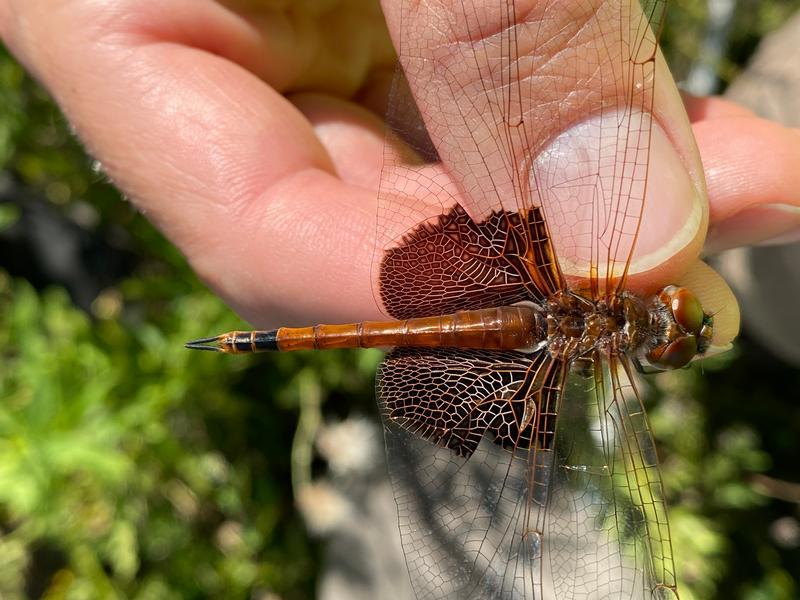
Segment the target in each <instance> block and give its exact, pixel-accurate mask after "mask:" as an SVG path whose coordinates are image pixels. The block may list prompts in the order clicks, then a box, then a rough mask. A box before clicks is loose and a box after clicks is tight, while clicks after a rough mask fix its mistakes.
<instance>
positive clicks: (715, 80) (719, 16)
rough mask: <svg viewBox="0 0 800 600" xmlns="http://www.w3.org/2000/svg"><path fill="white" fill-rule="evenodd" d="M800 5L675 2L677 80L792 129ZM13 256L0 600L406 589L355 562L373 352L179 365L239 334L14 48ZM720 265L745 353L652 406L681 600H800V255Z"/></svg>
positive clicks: (667, 382)
mask: <svg viewBox="0 0 800 600" xmlns="http://www.w3.org/2000/svg"><path fill="white" fill-rule="evenodd" d="M251 4H252V3H251ZM798 8H800V1H798V0H793V1H786V0H763V1H755V0H752V1H740V2H733V1H727V0H725V1H713V2H701V1H675V2H672V3H671V6H670V8H669V11H668V15H667V22H666V28H665V31H664V34H663V46H664V50H665V53H666V54H667V56H668V60H669V62H670V65H671V66H672V68H673V71H674V72H675V75H676V78H677V79H678V80H679V81H683V82H684V84H685V86H686V87H687V88H688V89H690V90H692V91H693V92H695V93H712V92H713V93H718V92H719V93H721V92H726V90H728V91H729V93H730V94H732V95H733V96H734V97H735V98H737V99H740V100H741V101H743V102H748V103H749V105H750V107H751V108H753V109H754V110H756V111H760V112H762V114H765V115H768V116H770V117H771V118H776V119H788V120H787V123H789V121H790V120H791V119H795V121H794V123H789V124H793V125H794V126H795V127H797V126H798V125H800V123H798V122H797V119H798V115H799V114H800V84H798V81H799V80H800V74H798V71H799V70H800V55H799V54H798V50H797V48H800V18H798V16H797V14H796V11H797V10H798ZM792 15H794V19H791V17H792ZM775 32H777V33H775ZM770 34H772V35H773V36H777V37H772V38H769V39H771V40H783V42H782V43H783V44H784V46H783V50H781V49H780V43H781V42H780V41H778V42H772V46H771V48H772V49H771V50H770V51H769V52H766V53H765V50H764V45H763V44H762V42H764V40H765V36H769V35H770ZM776 44H777V46H778V49H776V48H775V47H776ZM760 45H761V49H762V50H761V52H762V58H760V59H757V62H756V63H755V66H754V67H752V68H751V70H750V71H746V69H747V65H748V63H749V62H750V61H752V60H753V56H754V53H756V52H757V50H759V47H760ZM763 56H766V58H763ZM748 78H749V79H748ZM748 82H749V83H748ZM770 86H772V87H770ZM792 86H794V87H792ZM753 90H756V91H757V92H758V93H753ZM792 103H793V104H792ZM0 256H2V263H0V352H2V359H0V598H2V599H4V600H5V599H17V598H20V599H21V598H48V599H57V598H75V599H82V598H143V599H144V598H154V599H156V598H158V599H160V598H202V597H218V598H254V599H257V600H278V599H286V600H294V599H300V598H313V597H316V596H317V595H318V594H328V596H327V597H331V598H333V597H336V596H335V593H334V592H333V591H332V590H333V589H334V588H336V587H337V584H336V583H335V582H336V581H339V582H340V583H341V582H342V581H344V580H347V579H348V576H347V574H348V573H349V574H350V579H353V578H355V579H357V580H358V582H357V585H358V587H359V588H360V589H361V590H362V591H364V590H367V591H366V592H365V594H366V595H365V596H364V597H377V595H378V592H376V591H375V589H377V588H376V587H375V586H378V587H380V583H379V582H375V581H370V578H373V579H377V578H379V577H380V573H381V569H384V571H386V570H388V571H391V572H392V575H391V576H392V577H400V578H401V579H402V575H403V572H402V564H401V565H400V571H399V572H398V571H397V564H396V563H393V562H392V561H391V560H390V559H387V561H386V563H385V564H383V565H378V566H377V567H375V565H373V567H375V568H371V569H369V570H367V569H361V567H362V566H363V565H360V564H356V563H358V560H357V558H358V556H359V553H358V552H359V550H358V548H360V549H361V550H360V551H361V556H364V555H366V554H369V553H370V548H372V546H370V544H373V545H374V544H375V543H376V541H375V539H372V541H370V540H368V539H361V538H360V537H359V536H360V535H361V534H360V533H359V531H358V526H357V525H358V523H359V522H360V521H361V520H362V516H364V515H365V514H366V513H370V514H372V515H373V516H375V515H377V516H378V518H379V519H383V520H384V522H386V519H385V518H384V517H386V515H383V517H381V515H382V511H384V510H385V505H386V502H385V497H386V494H388V492H387V491H386V484H385V479H384V476H383V475H382V473H383V464H382V461H383V456H382V454H383V450H382V439H381V434H380V429H379V426H378V425H377V421H376V419H377V411H376V407H375V403H374V397H373V389H372V387H373V381H374V373H375V368H376V366H377V364H378V362H379V361H380V357H381V354H380V353H379V352H377V351H375V352H372V351H366V352H344V351H342V352H328V353H324V354H319V355H315V354H313V353H299V354H287V355H280V356H279V355H273V356H259V357H257V358H253V357H246V356H244V357H236V358H233V359H225V358H222V357H220V356H215V355H211V354H210V353H197V352H188V351H185V350H184V349H183V343H184V342H185V341H186V340H188V339H193V338H197V337H201V336H204V335H207V334H209V333H214V332H218V331H226V330H230V329H236V328H245V327H247V325H246V324H244V323H242V322H240V321H239V320H237V318H236V317H235V316H234V315H233V314H231V312H230V311H229V310H228V309H227V308H226V307H225V306H224V305H223V304H222V303H221V302H220V301H219V300H217V299H216V298H215V297H214V296H213V295H212V294H211V293H210V292H208V291H207V290H206V289H205V288H204V286H203V285H202V284H201V283H200V282H198V280H197V279H196V278H195V276H194V275H193V273H192V272H191V271H190V270H189V269H188V268H187V265H186V263H185V261H184V260H183V258H182V257H181V255H180V254H179V253H178V252H177V251H176V250H175V249H174V248H173V247H172V246H171V245H170V244H169V243H168V242H166V241H165V240H164V239H163V238H162V237H161V236H160V234H159V233H158V232H156V231H155V230H154V229H153V228H152V227H151V226H150V225H149V224H148V222H147V221H146V219H145V218H144V217H143V216H142V215H140V214H138V213H137V211H136V210H135V209H134V207H133V206H131V204H130V203H128V202H127V201H126V200H125V198H123V197H122V196H120V194H119V193H118V192H117V191H116V190H115V189H114V188H113V187H112V186H111V185H110V184H109V183H108V182H107V181H106V180H105V179H104V177H103V176H102V175H101V174H100V169H99V168H98V166H97V165H94V164H93V162H92V160H91V159H90V158H88V157H87V156H86V155H85V153H84V152H83V150H82V148H81V146H80V144H79V143H78V142H77V141H76V140H75V139H74V138H73V136H72V135H71V133H70V130H69V125H68V124H67V123H66V122H65V120H64V118H63V116H62V115H61V114H60V113H59V111H58V109H57V108H56V107H55V106H54V105H53V104H52V102H51V101H50V99H49V98H48V96H47V94H46V93H45V92H44V91H42V90H41V89H40V88H39V87H38V86H37V85H36V83H35V82H33V81H32V80H31V79H30V78H29V77H28V76H27V75H26V74H25V73H24V71H23V70H22V68H21V67H20V66H19V65H18V64H17V63H16V62H15V61H14V60H13V59H12V58H11V57H10V56H9V55H8V53H7V52H6V51H5V49H4V48H2V47H0ZM718 260H719V263H718V264H719V265H720V267H721V268H722V269H723V271H724V272H726V273H727V274H728V276H729V278H730V279H731V281H732V282H733V283H734V285H735V287H736V288H737V292H738V293H739V294H740V298H741V299H742V304H743V310H744V328H743V332H742V335H741V337H740V338H739V340H738V342H737V344H736V348H735V350H734V351H732V352H730V353H728V354H726V355H723V356H721V357H719V358H716V359H713V360H711V361H706V362H704V363H703V364H702V365H695V366H694V367H693V368H691V369H689V370H685V371H681V372H680V373H675V374H671V375H665V376H659V377H658V378H656V379H655V380H653V381H652V382H651V384H650V386H649V387H650V389H649V390H648V398H649V400H648V402H649V411H650V415H651V422H652V426H653V429H654V432H655V436H656V438H657V442H658V444H659V448H660V451H661V457H662V461H663V465H664V466H663V477H664V482H665V485H666V488H667V494H668V498H669V501H670V504H671V519H672V528H673V534H674V544H675V550H676V556H677V557H678V568H679V574H680V577H681V580H682V585H683V587H682V597H686V598H699V599H706V598H709V599H711V598H726V599H728V598H741V599H747V600H762V599H763V600H767V599H784V598H785V599H792V598H798V597H800V469H798V466H797V461H798V459H800V435H799V433H800V402H798V399H800V393H799V392H798V389H800V369H798V361H800V358H799V357H798V354H800V351H799V350H798V348H800V343H798V341H797V340H798V339H800V338H799V337H798V336H800V331H798V329H797V327H798V325H797V322H798V319H797V317H796V312H795V311H796V306H797V304H798V302H797V300H796V298H797V295H795V293H793V292H792V291H791V290H792V289H794V290H796V294H800V289H798V283H797V279H798V273H800V268H798V267H797V266H795V265H800V254H798V250H797V247H796V246H782V247H777V248H760V249H756V250H746V251H735V252H733V253H730V254H728V255H725V256H722V257H720V258H719V259H718ZM775 282H780V286H778V285H777V284H776V283H775ZM792 285H793V286H794V288H791V286H792ZM781 299H783V303H781ZM774 302H777V304H774ZM792 328H794V329H792ZM374 490H379V491H378V492H375V491H374ZM376 494H377V495H378V496H381V497H382V498H383V500H384V501H383V502H378V501H376V500H375V497H376ZM389 498H390V496H389ZM381 507H383V508H381ZM388 519H389V520H388V522H389V523H390V524H391V515H389V516H388ZM362 529H363V528H362ZM389 530H391V527H390V528H389ZM373 534H374V535H378V536H379V535H383V533H381V532H380V531H379V530H377V529H376V530H375V531H374V532H373ZM373 537H374V536H373ZM378 543H379V542H378ZM396 543H397V542H395V541H388V542H386V543H385V544H384V545H388V546H391V547H392V548H394V547H395V546H396ZM379 545H380V543H379ZM344 548H347V549H348V550H347V554H348V557H349V559H350V561H349V563H348V561H344V562H343V561H342V558H343V557H342V555H343V552H342V551H341V550H342V549H344ZM373 550H374V548H373ZM365 560H366V559H365ZM372 560H373V562H374V561H375V560H376V558H375V555H374V554H373V555H372ZM377 560H378V562H380V561H381V560H382V559H380V557H379V558H378V559H377ZM362 571H363V572H362ZM376 573H377V574H376ZM332 582H333V583H332ZM340 587H341V586H340ZM342 589H343V588H342ZM370 590H371V591H370ZM339 597H343V596H341V595H340V596H339ZM386 597H392V596H391V595H389V596H386Z"/></svg>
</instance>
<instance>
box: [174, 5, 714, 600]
mask: <svg viewBox="0 0 800 600" xmlns="http://www.w3.org/2000/svg"><path fill="white" fill-rule="evenodd" d="M425 4H426V3H421V4H420V3H417V2H412V1H411V0H408V1H406V2H405V3H403V4H402V5H401V7H400V9H399V10H398V11H397V13H396V14H394V17H393V18H394V19H395V20H396V22H400V23H402V26H401V27H400V31H401V34H400V36H399V39H398V40H395V41H396V45H397V46H398V55H399V67H398V70H397V74H396V76H395V80H394V84H393V87H392V90H391V92H390V95H389V105H388V109H387V119H386V121H387V124H388V126H387V133H386V141H385V150H384V162H383V169H382V174H381V180H380V187H379V192H378V214H377V228H376V231H377V235H376V242H375V256H374V261H373V264H374V267H373V273H372V275H373V282H372V283H373V289H374V295H375V300H376V303H377V305H378V307H379V308H380V310H382V311H383V313H384V314H385V316H386V318H385V319H384V320H381V321H364V322H359V323H349V324H336V325H330V324H320V325H313V326H309V327H282V328H279V329H274V330H258V331H232V332H228V333H224V334H221V335H216V336H212V337H207V338H203V339H199V340H194V341H192V342H189V343H188V344H187V347H189V348H192V349H202V350H214V351H219V352H224V353H231V354H235V353H242V352H262V351H276V352H287V351H295V350H325V349H338V348H387V349H389V351H388V353H387V355H386V357H385V360H384V362H383V363H382V365H381V366H380V367H379V371H378V374H377V378H376V395H377V401H378V405H379V409H380V413H381V417H382V420H383V424H384V432H385V439H386V452H387V457H388V464H389V471H390V476H391V479H392V484H393V489H394V493H395V500H396V503H397V509H398V517H399V529H400V536H401V538H402V545H403V551H404V554H405V559H406V565H407V567H408V571H409V574H410V578H411V581H412V586H413V588H414V591H415V593H416V595H417V597H418V598H425V599H433V598H458V599H463V598H481V599H483V598H503V599H506V598H534V599H537V600H539V599H559V600H560V599H569V600H577V599H585V598H648V599H667V598H669V599H675V598H678V597H679V591H678V582H677V577H676V570H675V557H674V553H673V547H672V540H671V537H670V529H669V522H668V516H667V507H666V501H665V497H664V490H663V486H662V480H661V475H660V472H659V468H658V460H657V455H656V448H655V444H654V441H653V436H652V434H651V431H650V428H649V425H648V422H647V418H646V415H645V410H644V406H643V402H642V398H641V395H642V394H641V391H640V388H641V383H640V381H639V376H640V375H639V373H640V372H642V373H647V372H650V371H661V370H672V369H678V368H681V367H684V366H686V365H688V364H689V363H690V362H691V361H692V360H694V359H696V358H698V357H702V356H704V355H707V354H709V353H711V351H712V349H713V347H714V344H713V342H714V330H715V322H714V315H712V314H711V313H710V312H709V311H707V310H704V308H703V305H702V303H701V301H700V300H699V299H698V297H697V295H696V294H695V293H694V292H693V291H692V290H690V289H688V288H687V287H682V286H679V285H674V284H669V282H664V283H665V285H663V286H662V287H661V288H660V289H656V290H655V291H654V292H652V293H649V294H646V295H644V294H641V293H638V292H636V291H633V290H632V289H629V285H628V284H629V282H630V281H631V279H632V273H633V270H634V268H635V267H636V264H637V263H636V260H637V257H638V254H637V247H638V246H640V245H641V243H642V233H641V232H642V228H641V224H642V221H643V218H644V215H645V209H646V208H647V210H649V211H655V212H656V213H657V212H658V210H661V209H666V208H667V207H659V206H655V207H653V206H647V200H648V182H649V181H650V179H651V174H652V171H653V170H654V167H652V166H651V165H650V150H651V139H652V137H653V128H654V118H655V117H654V116H653V111H654V98H655V86H654V82H655V80H656V76H655V75H656V68H657V64H658V61H659V60H663V59H662V58H661V57H660V55H659V49H658V35H659V32H660V29H661V25H662V21H663V15H664V10H665V2H664V1H649V2H643V3H642V4H638V3H635V2H634V3H629V2H626V1H625V0H615V1H608V2H600V1H597V2H588V1H587V2H585V3H583V4H581V3H577V2H555V1H554V2H523V1H521V0H483V1H480V0H459V1H456V2H452V3H451V4H452V8H451V10H450V11H448V16H447V17H446V18H444V17H442V18H440V19H438V20H437V19H436V18H432V17H431V14H432V13H425V9H424V7H425ZM437 14H438V13H437ZM553 20H555V22H557V23H559V24H560V26H559V27H556V28H555V29H553V30H550V31H556V33H555V34H554V35H553V34H552V33H551V34H549V35H545V33H544V30H543V29H542V23H547V22H548V21H549V22H552V21H553ZM599 23H603V24H604V25H603V27H607V28H608V29H606V30H604V31H603V32H602V34H601V35H597V32H596V31H593V30H592V28H593V27H599V26H600V25H598V24H599ZM609 24H610V25H609ZM445 38H446V39H448V40H450V43H443V39H445ZM589 39H592V40H594V41H593V42H591V43H588V42H587V41H586V40H589ZM597 40H599V42H598V41H597ZM553 46H554V47H557V48H558V50H559V52H561V53H564V54H565V56H563V57H562V58H564V60H563V61H562V62H561V63H559V64H560V65H561V66H560V67H558V68H560V69H562V71H561V72H559V71H557V69H556V67H555V66H553V65H551V63H549V62H548V60H547V58H546V57H547V56H549V55H552V54H553V51H552V47H553ZM563 65H567V68H568V69H571V70H572V72H570V73H567V75H566V76H565V74H564V73H563V69H564V66H563ZM534 73H535V74H537V77H535V78H534V77H533V76H532V74H534ZM591 78H595V81H597V80H599V81H600V85H594V86H592V87H591V88H590V87H589V86H586V87H585V89H584V88H581V82H585V81H587V80H589V79H591ZM597 78H599V79H597ZM534 81H535V82H536V83H535V84H534ZM565 81H567V82H572V83H570V84H569V85H572V86H573V87H574V90H567V92H569V93H568V94H566V95H567V96H570V100H569V101H565V99H564V97H565V90H564V89H562V88H563V86H564V85H565V83H564V82H565ZM532 115H536V116H537V118H536V119H533V118H532ZM543 115H544V117H545V118H542V116H543Z"/></svg>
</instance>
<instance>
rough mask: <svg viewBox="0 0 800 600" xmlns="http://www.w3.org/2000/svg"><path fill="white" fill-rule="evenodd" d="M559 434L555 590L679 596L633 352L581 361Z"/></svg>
mask: <svg viewBox="0 0 800 600" xmlns="http://www.w3.org/2000/svg"><path fill="white" fill-rule="evenodd" d="M555 439H556V442H555V449H556V463H557V468H556V469H554V470H553V477H554V479H553V481H552V482H551V486H550V493H551V495H550V498H549V502H548V505H547V515H546V518H547V525H546V528H545V530H546V532H547V533H548V536H547V539H548V540H549V541H550V546H549V547H548V548H547V552H546V554H547V564H546V565H545V569H546V570H547V571H549V578H550V580H552V581H553V593H554V596H553V597H554V598H558V599H562V598H564V599H577V598H625V599H642V598H645V599H648V600H651V599H659V600H662V599H667V598H670V599H672V600H675V599H676V598H677V597H678V594H677V591H676V580H675V567H674V563H673V556H672V545H671V541H670V534H669V524H668V522H667V512H666V503H665V500H664V494H663V488H662V484H661V477H660V473H659V469H658V463H657V457H656V450H655V446H654V442H653V438H652V435H651V433H650V430H649V427H648V424H647V419H646V415H645V411H644V407H643V405H642V402H641V399H640V396H639V392H638V390H637V388H636V385H635V381H634V380H633V379H632V373H631V371H630V368H629V366H628V364H627V363H626V362H625V359H624V358H619V359H618V358H616V357H614V356H612V357H610V358H609V359H607V358H605V357H601V356H600V355H599V354H596V355H595V356H594V357H593V358H591V359H587V360H584V361H581V362H579V363H576V364H575V365H574V366H573V368H572V369H571V372H570V374H569V377H568V378H567V382H566V384H565V387H564V394H563V400H562V402H561V407H560V413H559V418H558V422H557V426H556V435H555Z"/></svg>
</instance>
